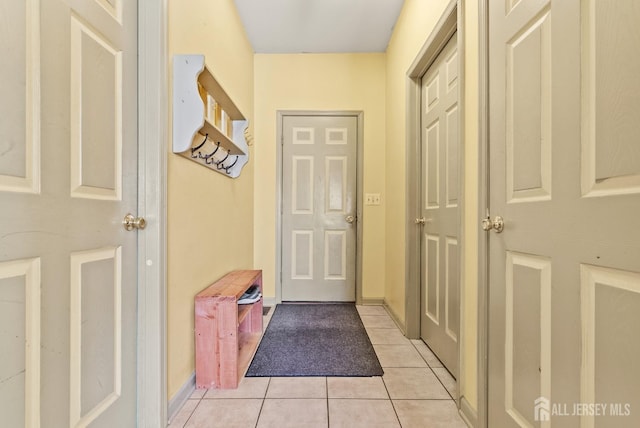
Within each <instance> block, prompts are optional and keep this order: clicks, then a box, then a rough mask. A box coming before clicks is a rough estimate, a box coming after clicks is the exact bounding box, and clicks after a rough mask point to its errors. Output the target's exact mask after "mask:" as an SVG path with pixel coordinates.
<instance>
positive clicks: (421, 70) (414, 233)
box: [405, 0, 465, 407]
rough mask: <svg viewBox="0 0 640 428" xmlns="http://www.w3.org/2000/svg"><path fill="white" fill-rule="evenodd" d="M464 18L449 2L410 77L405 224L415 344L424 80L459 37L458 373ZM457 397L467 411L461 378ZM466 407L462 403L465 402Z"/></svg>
mask: <svg viewBox="0 0 640 428" xmlns="http://www.w3.org/2000/svg"><path fill="white" fill-rule="evenodd" d="M463 22H464V14H463V9H462V4H461V0H450V1H449V4H448V5H447V7H446V9H445V11H444V12H443V14H442V16H441V18H440V20H439V21H438V23H437V24H436V26H435V27H434V29H433V31H432V32H431V34H430V35H429V38H428V39H427V40H426V42H425V43H424V45H423V46H422V48H421V49H420V52H419V53H418V55H417V56H416V58H415V60H414V61H413V63H412V64H411V66H410V67H409V70H408V71H407V110H406V111H407V128H406V129H407V130H406V138H407V143H406V144H407V150H406V162H407V178H406V185H407V211H406V221H405V237H406V247H405V254H406V262H405V278H406V281H405V328H406V335H407V337H409V338H411V339H418V338H419V337H420V302H421V298H422V297H421V290H420V264H421V254H420V253H421V251H420V230H421V228H420V227H417V226H416V224H415V219H417V218H419V217H420V216H421V206H420V205H421V204H420V201H421V200H422V193H421V185H420V177H421V175H420V174H421V159H422V157H421V154H420V139H421V122H422V121H421V106H420V104H421V79H422V76H424V74H425V73H426V72H427V70H428V69H429V67H430V66H431V64H432V63H433V62H434V61H435V60H436V58H437V57H438V54H439V53H440V52H441V51H442V49H443V48H444V47H445V45H446V44H447V42H448V41H449V39H450V38H451V36H453V34H454V33H455V32H457V33H458V40H457V45H458V46H457V49H458V58H459V61H458V76H460V78H459V85H460V86H459V89H458V91H459V95H458V98H459V103H460V109H459V110H460V118H459V124H458V128H459V131H458V132H459V134H458V135H459V149H458V153H459V158H458V162H459V168H458V171H459V177H458V183H459V184H458V186H459V189H458V194H459V195H460V205H459V210H460V219H459V226H458V230H459V232H458V233H459V235H458V236H459V237H460V245H459V246H458V260H459V266H460V278H459V280H460V286H461V290H460V311H459V312H460V323H459V325H460V332H459V334H458V372H459V373H460V374H462V373H464V359H463V358H462V355H463V352H464V347H463V344H464V340H465V337H464V317H465V313H464V310H463V308H464V301H465V295H464V293H463V292H462V284H464V278H465V271H464V247H465V238H464V237H465V231H464V227H463V226H464V222H463V221H462V218H463V217H462V216H463V215H464V212H465V201H464V138H465V132H464V121H465V103H464V93H465V73H464V65H465V61H464V56H465V55H464V52H465V50H464V39H465V35H464V28H463ZM456 382H457V388H456V390H457V396H456V397H455V398H456V401H458V403H459V405H462V406H463V407H464V404H465V403H464V402H461V400H460V398H461V397H460V391H461V390H462V384H463V382H464V378H463V377H462V376H461V375H458V379H457V381H456ZM462 401H463V400H462Z"/></svg>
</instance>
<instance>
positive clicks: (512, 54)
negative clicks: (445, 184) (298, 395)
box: [485, 0, 640, 428]
mask: <svg viewBox="0 0 640 428" xmlns="http://www.w3.org/2000/svg"><path fill="white" fill-rule="evenodd" d="M488 5H489V14H490V15H489V16H490V17H489V35H490V40H489V45H490V73H489V79H490V80H489V82H490V83H489V87H490V112H489V115H490V149H489V150H490V192H489V193H490V218H489V220H490V221H489V222H487V223H486V224H485V226H486V227H487V228H489V227H490V230H489V231H488V232H487V233H489V234H490V237H489V247H490V252H489V258H490V266H489V296H490V297H489V308H488V314H489V377H488V379H489V394H488V400H489V407H488V410H489V425H488V426H490V427H550V426H553V427H563V428H571V427H582V428H587V427H638V426H640V382H639V381H638V380H639V379H640V365H639V364H638V361H640V341H639V340H638V337H640V141H639V139H638V136H639V135H640V80H639V79H638V76H640V33H639V32H638V22H640V7H639V6H640V5H639V4H638V2H637V1H633V0H562V1H553V2H552V1H542V0H520V1H507V2H501V3H498V2H493V1H491V2H488ZM496 216H501V217H502V218H503V219H504V230H503V231H502V232H500V230H499V228H496V226H497V225H498V222H495V220H496Z"/></svg>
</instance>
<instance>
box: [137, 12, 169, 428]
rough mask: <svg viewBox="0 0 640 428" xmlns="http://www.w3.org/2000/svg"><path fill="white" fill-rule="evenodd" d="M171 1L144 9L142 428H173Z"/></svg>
mask: <svg viewBox="0 0 640 428" xmlns="http://www.w3.org/2000/svg"><path fill="white" fill-rule="evenodd" d="M167 23H168V13H167V1H166V0H162V1H158V2H145V1H141V2H139V3H138V50H139V52H138V76H139V78H138V80H139V82H138V215H140V216H144V217H145V218H146V220H147V227H146V228H145V230H144V231H142V232H140V233H139V234H138V341H137V342H138V358H137V360H138V364H137V377H138V379H137V384H138V426H140V427H150V426H157V427H165V426H166V425H167V382H166V379H167V375H166V373H167V364H166V355H167V346H166V329H165V325H166V288H167V287H166V266H167V263H166V248H167V245H166V218H167V214H166V200H167V197H166V195H167V190H166V189H167V179H166V177H167V149H166V148H167V147H168V144H169V143H168V137H167V136H168V129H166V127H162V126H158V125H157V124H162V123H169V121H168V118H169V115H168V111H167V105H168V99H169V94H168V88H169V81H168V75H167V70H166V68H167V64H168V62H167Z"/></svg>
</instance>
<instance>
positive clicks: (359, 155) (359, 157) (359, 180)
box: [275, 110, 366, 304]
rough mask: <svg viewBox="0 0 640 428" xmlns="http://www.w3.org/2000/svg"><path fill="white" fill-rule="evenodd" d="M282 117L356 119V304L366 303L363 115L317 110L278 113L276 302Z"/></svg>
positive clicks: (279, 292)
mask: <svg viewBox="0 0 640 428" xmlns="http://www.w3.org/2000/svg"><path fill="white" fill-rule="evenodd" d="M284 116H353V117H356V118H357V119H358V125H357V126H358V138H357V143H356V144H357V148H356V169H357V171H356V216H357V221H356V235H357V236H356V304H362V303H366V302H363V298H362V195H363V190H362V189H363V170H364V168H363V164H362V161H363V147H364V138H363V133H364V112H362V111H351V110H340V111H316V110H291V111H290V110H279V111H278V112H277V134H276V135H277V141H276V142H277V144H276V189H277V191H276V260H275V262H276V264H275V272H276V274H275V280H276V303H281V302H282V138H283V134H282V132H283V130H282V119H283V117H284Z"/></svg>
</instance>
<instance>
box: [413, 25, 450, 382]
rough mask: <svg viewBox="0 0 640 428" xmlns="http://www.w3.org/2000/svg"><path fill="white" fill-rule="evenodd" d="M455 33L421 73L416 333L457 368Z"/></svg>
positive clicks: (447, 362) (447, 365) (445, 362)
mask: <svg viewBox="0 0 640 428" xmlns="http://www.w3.org/2000/svg"><path fill="white" fill-rule="evenodd" d="M456 42H457V35H456V34H454V35H453V37H452V38H451V39H450V40H449V41H448V42H447V45H446V46H445V47H444V49H443V50H442V52H440V54H439V55H438V57H437V58H436V60H435V61H434V62H433V64H432V65H431V66H430V67H429V70H427V72H426V73H425V75H424V76H423V77H422V88H421V89H422V97H421V98H422V99H421V110H422V114H421V118H422V121H421V122H422V127H421V131H422V135H421V142H422V145H421V151H422V168H421V169H422V210H421V215H422V217H421V218H420V219H418V223H421V222H422V223H423V224H424V226H423V227H422V232H423V233H422V234H421V252H422V257H421V259H422V263H421V265H422V266H421V281H420V283H421V303H420V309H421V310H420V337H422V339H423V340H424V341H425V342H426V343H427V344H428V345H429V347H430V348H431V349H432V350H433V352H434V353H435V354H436V355H437V356H438V358H440V360H441V361H442V362H443V364H444V365H445V366H446V367H447V369H449V371H450V372H451V373H452V374H453V375H454V376H457V373H458V331H459V319H460V292H459V290H460V275H459V264H458V252H459V251H458V248H459V237H458V230H459V227H460V219H459V196H458V176H459V171H458V149H459V145H460V140H459V138H458V135H459V132H458V130H459V108H458V106H459V101H458V100H459V95H458V86H459V84H458V50H457V45H456Z"/></svg>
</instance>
